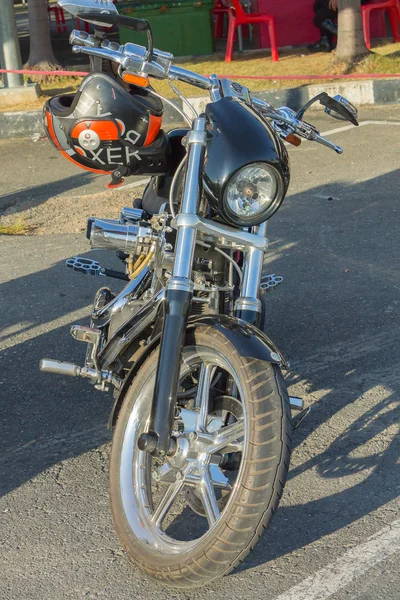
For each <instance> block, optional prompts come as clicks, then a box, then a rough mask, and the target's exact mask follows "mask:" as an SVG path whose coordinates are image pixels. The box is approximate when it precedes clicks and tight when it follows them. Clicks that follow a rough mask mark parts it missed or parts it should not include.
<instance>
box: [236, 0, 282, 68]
mask: <svg viewBox="0 0 400 600" xmlns="http://www.w3.org/2000/svg"><path fill="white" fill-rule="evenodd" d="M231 1H232V4H233V8H231V9H230V12H229V26H228V42H227V44H226V55H225V61H226V62H231V61H232V53H233V44H234V41H235V34H236V29H237V28H238V27H239V25H252V24H253V23H265V24H266V25H268V32H269V41H270V43H271V53H272V60H273V61H274V62H278V60H279V56H278V47H277V45H276V31H275V20H274V17H272V16H271V15H266V14H260V13H251V14H248V13H246V11H245V10H244V8H243V7H242V5H241V3H240V0H231Z"/></svg>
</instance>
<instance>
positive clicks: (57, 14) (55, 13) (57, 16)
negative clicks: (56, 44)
mask: <svg viewBox="0 0 400 600" xmlns="http://www.w3.org/2000/svg"><path fill="white" fill-rule="evenodd" d="M53 10H54V17H55V20H56V29H57V33H61V25H60V12H59V9H58V7H56V6H54V7H53Z"/></svg>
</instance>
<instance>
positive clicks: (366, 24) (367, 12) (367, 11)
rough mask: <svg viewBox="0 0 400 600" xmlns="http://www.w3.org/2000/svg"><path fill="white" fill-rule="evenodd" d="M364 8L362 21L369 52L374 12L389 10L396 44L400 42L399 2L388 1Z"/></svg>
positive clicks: (396, 0)
mask: <svg viewBox="0 0 400 600" xmlns="http://www.w3.org/2000/svg"><path fill="white" fill-rule="evenodd" d="M361 8H362V21H363V29H364V39H365V44H366V46H367V48H368V50H370V49H371V33H370V19H371V12H372V11H373V10H387V12H388V15H389V22H390V28H391V30H392V34H393V39H394V41H395V42H399V41H400V36H399V12H400V3H399V0H386V2H375V3H374V4H365V5H364V6H362V7H361Z"/></svg>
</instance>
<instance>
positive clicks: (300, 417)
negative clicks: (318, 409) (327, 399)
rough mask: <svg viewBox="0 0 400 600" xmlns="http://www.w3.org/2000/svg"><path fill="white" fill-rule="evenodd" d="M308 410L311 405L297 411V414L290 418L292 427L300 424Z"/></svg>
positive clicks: (294, 427) (295, 427)
mask: <svg viewBox="0 0 400 600" xmlns="http://www.w3.org/2000/svg"><path fill="white" fill-rule="evenodd" d="M310 411H311V406H309V407H308V408H305V409H304V410H302V411H301V412H299V414H298V415H297V416H296V417H295V418H294V419H292V423H293V429H297V428H298V427H299V426H300V425H301V424H302V422H303V421H304V419H305V418H306V417H307V416H308V415H309V413H310Z"/></svg>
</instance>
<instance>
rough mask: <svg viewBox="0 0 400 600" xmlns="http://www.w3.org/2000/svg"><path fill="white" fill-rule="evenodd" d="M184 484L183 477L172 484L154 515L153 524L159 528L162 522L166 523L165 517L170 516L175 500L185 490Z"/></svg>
mask: <svg viewBox="0 0 400 600" xmlns="http://www.w3.org/2000/svg"><path fill="white" fill-rule="evenodd" d="M184 483H185V480H184V478H183V477H182V479H177V480H176V481H175V483H172V484H171V485H170V486H169V488H168V489H167V491H166V492H165V494H164V496H163V497H162V498H161V500H160V502H159V504H158V506H157V508H156V510H155V511H154V513H153V515H152V517H151V520H152V522H153V523H154V524H155V525H156V526H157V527H160V526H161V524H162V522H163V521H164V519H165V517H166V516H167V514H168V511H169V509H170V508H171V506H172V505H173V503H174V501H175V498H176V497H177V495H178V494H179V492H180V491H181V489H182V488H183V485H184Z"/></svg>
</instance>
